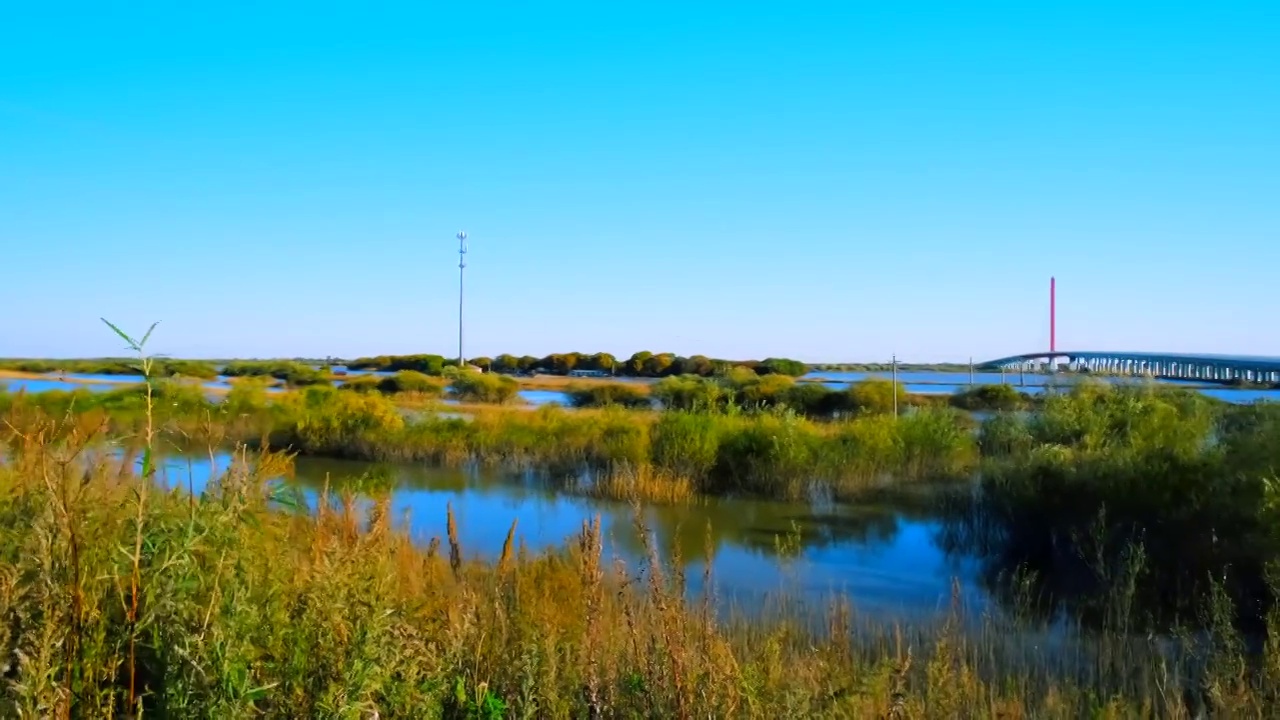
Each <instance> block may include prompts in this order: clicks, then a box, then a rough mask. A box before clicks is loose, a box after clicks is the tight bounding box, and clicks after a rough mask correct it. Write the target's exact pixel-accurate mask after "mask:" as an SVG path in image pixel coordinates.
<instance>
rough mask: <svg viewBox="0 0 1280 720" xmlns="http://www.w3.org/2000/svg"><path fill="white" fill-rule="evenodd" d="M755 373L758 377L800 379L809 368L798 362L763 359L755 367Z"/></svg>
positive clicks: (785, 359)
mask: <svg viewBox="0 0 1280 720" xmlns="http://www.w3.org/2000/svg"><path fill="white" fill-rule="evenodd" d="M756 372H757V373H759V374H760V375H790V376H791V377H800V376H801V375H804V374H805V373H807V372H809V368H808V366H807V365H805V364H804V363H802V362H800V361H799V360H791V359H789V358H765V359H764V360H763V361H762V362H760V364H759V365H757V366H756Z"/></svg>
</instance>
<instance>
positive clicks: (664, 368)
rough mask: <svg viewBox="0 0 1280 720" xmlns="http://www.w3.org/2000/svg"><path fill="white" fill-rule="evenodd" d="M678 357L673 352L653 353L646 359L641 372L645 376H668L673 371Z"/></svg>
mask: <svg viewBox="0 0 1280 720" xmlns="http://www.w3.org/2000/svg"><path fill="white" fill-rule="evenodd" d="M675 362H676V358H675V356H674V355H672V354H671V353H662V354H661V355H651V356H650V357H649V358H647V359H646V360H645V361H644V366H643V368H642V369H641V374H642V375H644V376H645V377H666V376H668V375H670V374H671V373H672V367H673V366H674V365H675Z"/></svg>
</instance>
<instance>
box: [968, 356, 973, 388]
mask: <svg viewBox="0 0 1280 720" xmlns="http://www.w3.org/2000/svg"><path fill="white" fill-rule="evenodd" d="M969 387H973V356H970V357H969Z"/></svg>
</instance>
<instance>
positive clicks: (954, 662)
mask: <svg viewBox="0 0 1280 720" xmlns="http://www.w3.org/2000/svg"><path fill="white" fill-rule="evenodd" d="M44 422H45V424H44V425H43V426H42V427H39V428H36V427H34V426H33V428H32V430H33V431H32V432H28V433H24V434H22V435H20V436H18V435H15V434H13V432H12V431H11V430H9V429H6V430H5V431H4V432H5V434H6V440H7V441H9V446H10V447H11V452H9V453H8V454H6V455H5V456H4V459H3V461H2V462H0V497H4V498H5V502H4V503H0V616H3V617H4V618H6V622H5V623H4V624H3V626H2V628H3V629H2V630H0V651H2V652H3V662H4V666H5V685H4V691H3V693H2V694H0V714H3V715H4V716H7V717H143V716H145V717H182V718H225V717H268V718H276V717H279V718H296V717H379V718H400V717H405V718H421V717H446V718H479V717H485V718H500V717H544V716H545V717H673V718H681V717H684V718H693V717H760V718H770V719H772V718H809V717H855V718H862V717H936V718H956V717H972V718H996V717H1003V718H1008V717H1037V718H1078V717H1116V718H1120V717H1153V716H1156V717H1169V718H1190V717H1193V716H1195V715H1196V713H1201V712H1209V713H1212V714H1213V715H1214V716H1222V717H1266V716H1267V713H1269V712H1271V711H1272V710H1273V709H1274V707H1276V703H1277V702H1280V661H1278V660H1277V648H1276V647H1275V646H1274V644H1271V645H1268V646H1267V647H1265V648H1260V649H1259V650H1258V651H1257V652H1256V654H1253V655H1250V654H1248V653H1249V651H1248V650H1246V647H1245V645H1244V643H1243V642H1242V641H1241V638H1240V637H1239V636H1238V635H1236V634H1234V632H1233V631H1232V629H1231V628H1230V626H1229V625H1215V626H1211V628H1210V631H1209V633H1208V634H1207V635H1205V636H1204V640H1203V642H1201V643H1199V644H1198V645H1197V647H1199V648H1201V649H1202V650H1201V651H1197V653H1194V654H1187V653H1181V652H1171V653H1170V652H1161V651H1159V648H1158V646H1157V645H1155V644H1153V643H1152V642H1151V641H1148V640H1145V639H1133V638H1127V637H1124V636H1121V635H1119V634H1110V635H1106V636H1103V637H1101V638H1098V639H1094V640H1089V639H1087V638H1084V637H1082V636H1079V637H1078V636H1068V637H1067V638H1065V639H1059V640H1055V641H1053V643H1054V645H1053V647H1052V649H1050V648H1044V647H1042V648H1039V649H1035V648H1032V647H1029V646H1027V645H1025V644H1019V643H1018V642H1015V641H1014V638H1016V637H1017V635H1016V632H1017V631H1018V630H1019V629H1020V626H1018V625H1016V624H1011V623H1012V622H1013V621H1005V620H1000V619H995V618H993V619H990V620H988V621H987V622H986V623H984V624H982V625H980V626H978V627H973V628H966V627H965V626H964V625H963V624H962V623H961V621H960V615H959V613H958V609H959V606H958V604H956V605H953V608H955V610H953V611H947V610H943V611H942V612H941V613H940V615H939V617H938V618H937V620H936V622H934V621H922V622H919V623H917V624H913V625H898V626H895V625H887V624H878V623H876V622H874V621H869V620H867V619H864V618H861V617H860V616H859V615H858V614H857V613H856V612H855V608H852V607H851V606H849V604H848V603H847V601H844V600H841V599H839V598H836V599H833V601H832V603H831V605H830V606H829V608H828V609H827V611H826V612H825V618H826V620H825V622H814V621H813V620H812V619H806V618H812V617H813V616H811V615H805V614H802V613H801V612H800V610H801V608H800V607H799V606H797V605H795V604H793V603H791V602H788V601H782V602H779V603H777V604H775V605H774V606H773V608H772V610H769V611H766V612H764V613H761V614H756V615H751V616H737V617H735V616H732V615H730V616H729V617H721V616H718V615H717V612H716V604H715V595H714V587H715V571H714V563H712V562H710V561H709V562H708V563H707V565H706V570H705V573H704V577H703V582H704V585H705V586H706V587H708V588H711V590H709V591H708V592H705V593H703V594H702V595H701V596H692V595H691V594H690V592H689V590H688V588H687V582H686V578H685V577H684V574H683V569H682V566H681V565H680V564H679V562H678V558H675V559H674V560H673V562H672V563H671V564H667V563H666V562H663V561H662V560H660V559H659V558H660V557H661V556H662V555H664V554H670V553H669V552H668V551H667V550H666V549H665V548H658V547H656V546H654V545H653V544H652V540H648V542H649V544H648V545H647V553H646V554H647V556H648V558H649V559H648V560H647V561H645V562H642V563H640V564H639V565H628V564H625V563H623V562H622V561H620V560H617V559H614V558H611V557H608V556H606V555H605V553H604V537H603V536H602V533H601V529H600V525H599V521H598V520H596V521H591V520H586V521H584V523H583V525H582V528H581V530H580V532H578V533H577V534H576V535H575V536H573V537H570V538H567V539H566V543H565V545H564V546H563V547H562V548H560V549H556V550H552V551H548V552H546V553H541V554H535V553H531V552H528V551H526V550H523V549H521V546H520V542H519V537H518V528H517V526H516V524H515V523H512V525H511V529H510V531H508V533H507V538H506V541H505V542H504V543H503V550H502V553H501V555H500V556H499V557H497V558H493V559H488V560H486V559H483V558H478V557H476V556H474V555H473V554H472V553H471V552H470V551H469V549H468V548H467V547H465V546H464V545H463V544H462V543H461V541H460V540H459V536H460V534H459V532H458V529H457V522H456V519H455V518H454V517H453V516H452V514H451V513H450V514H449V515H448V516H447V517H444V518H440V519H439V522H440V525H439V526H438V527H439V534H438V536H437V538H436V539H435V540H432V541H431V542H429V543H425V544H422V545H418V544H414V543H413V542H411V541H410V540H409V539H408V538H407V537H405V536H404V535H402V534H400V533H399V532H397V531H396V530H395V529H394V528H393V524H392V520H393V518H392V515H391V512H390V505H389V501H388V499H387V498H386V496H380V497H377V496H375V499H374V502H373V503H372V505H371V506H369V507H368V509H367V510H363V511H362V510H361V509H360V507H361V504H359V503H357V502H356V501H355V499H354V498H353V497H351V496H349V495H348V496H341V497H334V496H331V495H323V496H321V498H320V501H319V503H318V506H317V507H315V508H314V511H313V512H312V513H302V512H298V510H297V509H296V508H297V506H295V505H291V504H290V503H289V501H288V497H287V496H286V495H284V494H282V492H281V491H280V490H279V488H278V487H276V486H274V485H273V484H272V483H270V482H268V481H267V480H266V478H269V477H273V476H275V475H277V474H279V473H280V472H281V471H282V469H283V466H282V464H281V463H284V462H287V460H285V459H283V458H280V457H278V456H275V455H271V454H265V455H258V456H249V455H246V454H239V455H238V460H237V461H236V462H234V463H232V464H231V465H230V466H228V467H226V468H225V469H224V472H222V474H221V475H220V477H219V478H218V479H217V480H216V481H214V482H212V483H211V484H210V485H209V486H208V487H207V489H206V490H205V491H204V492H203V493H202V494H201V495H200V496H199V497H190V496H188V495H187V494H186V493H185V492H184V491H182V490H168V489H165V488H156V487H153V486H152V483H151V481H149V480H148V479H147V478H145V477H142V476H140V475H139V474H137V473H136V472H135V471H134V466H133V465H132V462H131V461H126V462H125V463H123V464H122V463H119V462H117V461H115V460H111V459H109V458H108V457H107V456H102V455H99V456H98V459H92V457H93V455H94V453H93V451H94V448H95V447H96V443H97V442H98V440H97V438H98V436H96V435H93V434H81V433H80V432H79V431H78V430H69V429H67V428H66V427H63V426H61V425H60V424H59V423H54V422H50V421H48V420H46V421H44ZM53 438H58V439H57V440H53ZM144 474H145V469H144ZM375 492H376V491H375ZM143 496H145V497H146V498H147V500H146V502H145V503H142V502H136V500H135V499H136V498H139V497H143ZM637 522H638V523H639V521H638V520H637ZM640 530H641V532H640V533H639V534H640V537H641V538H651V537H652V535H651V533H650V532H648V530H647V529H646V528H644V527H643V525H641V527H640ZM708 557H710V553H708Z"/></svg>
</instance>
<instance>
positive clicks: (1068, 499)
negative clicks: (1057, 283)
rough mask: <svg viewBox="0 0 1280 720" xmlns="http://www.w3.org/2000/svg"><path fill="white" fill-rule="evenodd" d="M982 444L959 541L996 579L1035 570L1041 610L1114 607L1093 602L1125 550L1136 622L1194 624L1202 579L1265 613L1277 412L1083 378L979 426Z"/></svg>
mask: <svg viewBox="0 0 1280 720" xmlns="http://www.w3.org/2000/svg"><path fill="white" fill-rule="evenodd" d="M979 445H980V447H981V448H982V450H983V452H984V453H985V454H986V455H987V458H988V459H987V461H986V463H985V465H984V467H983V468H982V473H981V474H982V484H981V493H980V494H979V495H978V496H976V497H974V498H972V500H971V502H968V503H964V504H963V507H962V508H961V510H960V514H961V518H962V519H961V521H960V524H961V525H962V526H963V527H964V529H963V531H962V532H961V535H963V536H964V537H965V543H963V544H964V545H966V546H968V547H969V548H971V549H978V550H980V551H981V554H982V555H983V556H984V557H987V558H988V559H989V560H988V563H989V567H988V574H989V575H990V576H992V577H995V576H1000V575H1008V574H1010V573H1011V572H1013V571H1014V570H1015V569H1021V570H1022V571H1031V572H1033V573H1035V574H1036V575H1037V582H1038V583H1039V584H1040V588H1039V590H1038V592H1039V593H1040V594H1042V595H1043V596H1044V597H1046V598H1050V599H1052V601H1053V602H1052V606H1051V607H1050V608H1049V609H1050V610H1055V611H1056V610H1061V609H1063V608H1064V607H1069V608H1070V610H1071V611H1072V612H1073V613H1078V614H1079V613H1083V614H1085V615H1089V616H1094V617H1096V616H1097V615H1098V614H1099V613H1102V612H1104V611H1106V612H1110V611H1111V609H1110V608H1109V606H1108V605H1107V603H1109V600H1105V601H1104V602H1100V600H1099V599H1100V598H1102V599H1107V598H1110V596H1111V595H1112V594H1113V591H1114V589H1115V587H1114V586H1115V584H1116V578H1118V577H1121V576H1122V575H1123V573H1120V572H1119V569H1122V568H1125V567H1127V566H1128V564H1129V563H1131V561H1132V559H1133V557H1134V556H1133V555H1132V553H1133V552H1134V550H1135V548H1140V549H1141V553H1142V555H1141V557H1142V563H1141V567H1138V568H1136V569H1135V573H1136V576H1135V578H1134V579H1133V593H1134V594H1135V598H1134V600H1135V602H1134V603H1133V605H1134V607H1135V608H1139V609H1141V612H1140V613H1138V614H1135V616H1134V617H1132V618H1131V620H1132V622H1133V623H1135V624H1136V625H1143V626H1151V627H1157V628H1163V627H1168V626H1169V625H1170V624H1173V623H1179V622H1187V621H1191V620H1194V619H1195V617H1196V616H1197V615H1198V613H1199V612H1200V609H1199V607H1198V605H1197V603H1198V598H1200V597H1203V596H1204V594H1205V593H1206V592H1208V589H1209V586H1210V584H1214V585H1216V586H1219V587H1220V588H1221V590H1222V591H1223V592H1225V593H1226V594H1227V596H1228V597H1229V598H1230V599H1231V601H1232V602H1233V603H1235V605H1236V608H1235V609H1236V616H1237V617H1238V618H1239V619H1240V620H1242V621H1243V622H1246V623H1254V624H1256V623H1258V622H1261V620H1262V616H1263V615H1265V614H1266V612H1267V611H1268V610H1267V609H1268V608H1270V607H1273V606H1274V605H1275V603H1276V601H1277V597H1276V596H1275V594H1274V588H1273V586H1272V585H1271V584H1269V583H1268V582H1267V581H1266V572H1267V566H1268V564H1269V563H1273V562H1276V561H1280V512H1277V507H1276V506H1275V505H1274V504H1273V503H1270V502H1269V498H1274V497H1275V495H1274V488H1275V486H1274V483H1273V479H1274V478H1275V472H1276V468H1277V467H1280V407H1277V406H1265V405H1262V406H1253V407H1231V406H1221V405H1217V404H1215V403H1213V402H1211V401H1209V400H1207V399H1205V398H1203V397H1201V396H1199V395H1196V394H1194V393H1190V392H1177V391H1167V390H1156V389H1154V388H1143V387H1108V386H1104V385H1100V384H1098V385H1094V384H1084V385H1081V386H1079V387H1077V388H1075V389H1073V390H1072V391H1071V392H1070V393H1067V394H1055V395H1051V396H1050V397H1048V398H1046V400H1045V401H1044V405H1043V409H1042V410H1041V412H1039V413H1037V414H1034V415H1027V416H997V417H995V418H992V419H990V420H988V421H986V422H985V423H984V425H983V428H982V431H981V433H980V436H979ZM1124 582H1126V583H1128V582H1130V580H1125V581H1124Z"/></svg>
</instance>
